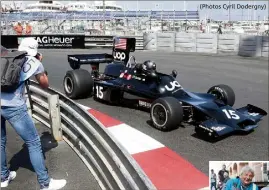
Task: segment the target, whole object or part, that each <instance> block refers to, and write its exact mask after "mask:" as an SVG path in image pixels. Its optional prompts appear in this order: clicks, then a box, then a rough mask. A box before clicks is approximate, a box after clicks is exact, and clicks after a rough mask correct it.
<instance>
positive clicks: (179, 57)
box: [40, 49, 269, 175]
mask: <svg viewBox="0 0 269 190" xmlns="http://www.w3.org/2000/svg"><path fill="white" fill-rule="evenodd" d="M40 52H41V53H43V57H44V60H43V63H44V66H45V68H46V70H47V71H48V73H49V81H50V86H51V87H52V88H54V89H56V90H59V91H61V92H64V90H63V78H64V75H65V73H66V71H68V70H70V69H71V68H70V67H69V64H68V62H67V55H68V54H80V53H111V50H109V49H106V50H40ZM132 55H135V57H136V61H137V62H142V61H145V60H148V59H151V60H154V61H155V62H156V64H157V70H158V71H161V72H163V73H168V74H170V73H171V71H172V69H176V70H177V71H178V77H177V80H178V81H179V83H180V84H181V85H182V86H183V87H184V88H186V89H188V90H190V91H196V92H207V90H208V89H209V88H210V87H211V86H213V85H216V84H227V85H229V86H231V87H232V88H233V89H234V91H235V95H236V102H235V105H234V107H235V108H239V107H243V106H245V105H247V104H248V103H250V104H253V105H256V106H258V107H261V108H262V109H264V110H266V111H267V112H268V59H266V58H246V57H239V56H227V55H226V56H224V55H206V54H199V55H198V54H192V53H178V52H177V53H175V52H173V53H168V52H165V53H164V52H149V51H136V52H134V53H132ZM104 66H105V65H100V71H102V70H103V69H104ZM82 68H84V69H88V70H90V65H84V66H82ZM76 101H77V102H78V103H80V104H83V105H85V106H88V107H91V108H93V109H96V110H98V111H100V112H103V113H105V114H107V115H110V116H112V117H114V118H115V119H118V120H120V121H122V122H124V123H126V124H128V125H130V126H132V127H134V128H136V129H138V130H139V131H141V132H143V133H145V134H147V135H149V136H151V137H152V138H154V139H156V140H157V141H159V142H161V143H162V144H164V145H165V146H167V147H169V148H170V149H172V150H174V151H175V152H176V153H178V154H179V155H180V156H181V157H183V158H184V159H186V160H188V161H189V162H191V163H192V164H194V166H195V167H197V168H198V169H200V170H201V171H202V172H203V173H205V174H207V175H208V172H209V171H208V168H209V161H220V160H221V161H224V160H225V161H266V160H269V157H268V116H266V117H264V119H263V120H262V121H261V122H260V123H259V127H258V128H257V129H256V130H255V131H254V132H252V133H249V134H246V135H245V134H240V133H239V134H234V135H231V136H228V137H226V138H224V139H221V140H219V141H217V142H208V141H205V140H203V139H200V138H198V137H197V136H196V135H195V132H194V126H191V125H184V127H179V128H178V129H175V130H173V131H170V132H162V131H158V130H156V129H154V128H152V127H151V126H150V125H149V124H148V121H149V119H150V118H149V114H148V113H147V112H143V111H139V110H133V109H129V108H125V107H116V106H110V105H106V104H102V103H100V102H96V101H94V100H93V99H92V98H87V99H80V100H76Z"/></svg>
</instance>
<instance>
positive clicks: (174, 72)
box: [171, 70, 177, 78]
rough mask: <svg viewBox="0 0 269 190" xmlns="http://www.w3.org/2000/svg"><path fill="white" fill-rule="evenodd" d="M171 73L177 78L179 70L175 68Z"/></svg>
mask: <svg viewBox="0 0 269 190" xmlns="http://www.w3.org/2000/svg"><path fill="white" fill-rule="evenodd" d="M171 75H172V77H174V78H176V77H177V71H176V70H173V71H172V74H171Z"/></svg>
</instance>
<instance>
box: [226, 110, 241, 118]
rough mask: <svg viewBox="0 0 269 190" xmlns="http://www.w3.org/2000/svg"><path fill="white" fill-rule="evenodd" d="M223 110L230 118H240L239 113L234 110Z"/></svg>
mask: <svg viewBox="0 0 269 190" xmlns="http://www.w3.org/2000/svg"><path fill="white" fill-rule="evenodd" d="M222 111H223V112H224V113H225V114H226V116H227V117H228V119H240V117H239V115H237V114H236V113H235V111H233V110H226V109H223V110H222Z"/></svg>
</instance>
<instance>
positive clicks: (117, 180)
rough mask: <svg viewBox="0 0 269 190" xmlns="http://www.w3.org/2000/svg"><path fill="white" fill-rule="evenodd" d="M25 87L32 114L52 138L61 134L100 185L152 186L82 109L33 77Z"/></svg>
mask: <svg viewBox="0 0 269 190" xmlns="http://www.w3.org/2000/svg"><path fill="white" fill-rule="evenodd" d="M29 89H30V97H31V100H32V101H31V102H32V109H29V112H30V113H31V115H32V117H33V118H35V119H36V120H38V121H39V122H41V123H43V124H44V125H46V126H47V127H49V128H52V133H53V135H54V137H55V139H56V140H61V139H62V138H61V134H62V136H63V139H64V140H65V141H66V142H67V143H68V144H69V145H70V146H71V148H72V149H73V150H74V151H75V152H76V153H77V155H78V156H79V157H80V158H81V159H82V161H83V162H84V163H85V165H86V166H87V167H88V169H89V170H90V172H91V173H92V174H93V175H94V177H95V178H96V180H97V181H98V183H99V186H100V187H101V189H150V190H151V189H156V187H155V186H154V185H153V184H152V182H151V181H150V180H149V179H148V177H147V176H146V174H145V173H144V172H143V170H142V169H141V168H140V166H139V165H138V164H137V163H136V161H135V160H134V159H133V158H132V157H131V155H130V154H129V153H128V152H127V151H126V150H125V149H124V148H123V147H122V146H121V145H120V144H119V143H118V142H117V141H116V140H115V139H114V137H113V136H111V135H110V134H109V133H108V132H107V130H106V128H105V127H104V126H103V125H102V124H101V123H100V122H99V121H98V120H97V119H95V118H94V117H93V116H92V115H90V114H89V113H88V112H87V111H86V110H84V109H83V108H81V107H80V106H78V105H77V104H76V103H75V102H74V101H72V100H71V99H69V98H67V97H66V96H64V95H63V94H61V93H60V92H57V91H56V90H53V89H51V88H49V89H41V88H40V87H39V86H38V84H37V83H36V82H35V81H32V80H31V81H30V86H29ZM27 96H28V95H27ZM27 102H28V103H29V102H30V101H29V98H28V99H27Z"/></svg>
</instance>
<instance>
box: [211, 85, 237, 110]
mask: <svg viewBox="0 0 269 190" xmlns="http://www.w3.org/2000/svg"><path fill="white" fill-rule="evenodd" d="M207 93H209V94H212V95H214V96H216V97H217V99H219V100H221V101H223V102H224V104H225V105H229V106H233V105H234V102H235V94H234V91H233V89H232V88H231V87H230V86H228V85H225V84H219V85H215V86H212V87H211V88H210V89H209V90H208V91H207Z"/></svg>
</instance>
